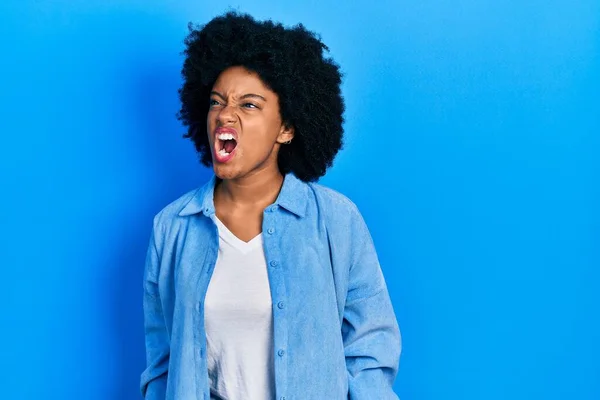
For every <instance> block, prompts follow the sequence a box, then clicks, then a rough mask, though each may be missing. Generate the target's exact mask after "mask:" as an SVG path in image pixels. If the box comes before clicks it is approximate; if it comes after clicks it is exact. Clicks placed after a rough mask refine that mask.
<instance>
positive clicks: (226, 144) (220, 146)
mask: <svg viewBox="0 0 600 400" xmlns="http://www.w3.org/2000/svg"><path fill="white" fill-rule="evenodd" d="M217 142H218V143H217V153H218V154H219V156H221V157H227V156H228V155H230V154H231V153H232V152H233V150H234V149H235V148H236V146H237V141H236V140H235V138H234V136H233V135H232V134H231V133H221V134H219V135H218V136H217Z"/></svg>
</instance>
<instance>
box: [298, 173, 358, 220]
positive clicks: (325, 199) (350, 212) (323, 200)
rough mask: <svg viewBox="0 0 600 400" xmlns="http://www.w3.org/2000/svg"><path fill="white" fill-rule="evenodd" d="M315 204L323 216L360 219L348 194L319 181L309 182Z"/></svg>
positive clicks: (355, 206) (356, 208)
mask: <svg viewBox="0 0 600 400" xmlns="http://www.w3.org/2000/svg"><path fill="white" fill-rule="evenodd" d="M308 186H309V187H310V189H311V190H312V193H313V194H314V197H315V199H316V201H317V206H318V207H319V209H320V211H322V212H323V213H324V214H325V216H330V217H335V218H346V219H362V216H361V214H360V211H359V209H358V207H357V205H356V204H355V203H354V202H353V201H352V200H350V198H349V197H348V196H346V195H345V194H343V193H340V192H339V191H337V190H334V189H332V188H330V187H327V186H324V185H322V184H320V183H312V182H311V183H309V184H308Z"/></svg>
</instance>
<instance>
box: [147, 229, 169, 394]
mask: <svg viewBox="0 0 600 400" xmlns="http://www.w3.org/2000/svg"><path fill="white" fill-rule="evenodd" d="M155 230H156V223H155V224H154V228H153V230H152V233H151V235H150V243H149V245H148V251H147V254H146V263H145V268H144V297H143V308H144V331H145V343H146V369H145V370H144V372H143V373H142V375H141V378H140V390H141V392H142V396H143V397H144V399H146V400H165V397H166V389H167V375H168V366H169V349H170V344H169V334H168V331H167V327H166V324H165V318H164V314H163V309H162V304H161V300H160V295H159V291H158V273H159V268H160V253H159V250H158V248H157V245H156V239H155Z"/></svg>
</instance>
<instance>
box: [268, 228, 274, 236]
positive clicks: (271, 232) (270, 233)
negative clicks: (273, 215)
mask: <svg viewBox="0 0 600 400" xmlns="http://www.w3.org/2000/svg"><path fill="white" fill-rule="evenodd" d="M273 232H275V229H273V228H269V229H267V233H268V234H269V235H272V234H273Z"/></svg>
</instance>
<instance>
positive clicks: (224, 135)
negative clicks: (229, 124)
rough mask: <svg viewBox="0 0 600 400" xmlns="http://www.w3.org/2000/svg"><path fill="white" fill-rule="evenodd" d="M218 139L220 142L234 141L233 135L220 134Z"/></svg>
mask: <svg viewBox="0 0 600 400" xmlns="http://www.w3.org/2000/svg"><path fill="white" fill-rule="evenodd" d="M217 138H218V139H220V140H232V139H233V135H232V134H231V133H220V134H219V135H217Z"/></svg>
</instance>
